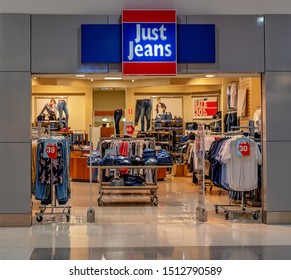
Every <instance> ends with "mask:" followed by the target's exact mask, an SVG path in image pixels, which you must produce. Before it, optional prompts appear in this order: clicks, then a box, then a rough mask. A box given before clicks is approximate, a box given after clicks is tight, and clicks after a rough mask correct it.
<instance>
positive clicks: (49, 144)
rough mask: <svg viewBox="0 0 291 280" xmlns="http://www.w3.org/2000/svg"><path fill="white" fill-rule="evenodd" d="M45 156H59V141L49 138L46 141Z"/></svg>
mask: <svg viewBox="0 0 291 280" xmlns="http://www.w3.org/2000/svg"><path fill="white" fill-rule="evenodd" d="M43 156H44V158H56V157H57V141H56V140H53V139H48V140H46V141H45V142H44V153H43Z"/></svg>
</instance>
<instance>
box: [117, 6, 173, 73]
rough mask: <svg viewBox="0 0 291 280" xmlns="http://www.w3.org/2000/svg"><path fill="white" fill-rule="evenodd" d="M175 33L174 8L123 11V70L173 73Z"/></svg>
mask: <svg viewBox="0 0 291 280" xmlns="http://www.w3.org/2000/svg"><path fill="white" fill-rule="evenodd" d="M176 33H177V32H176V11H173V10H169V11H157V10H155V11H150V10H125V11H123V14H122V47H123V49H122V50H123V51H122V70H123V71H122V72H123V74H124V75H151V74H152V75H175V74H176V72H177V70H176V69H177V58H176V56H177V52H176Z"/></svg>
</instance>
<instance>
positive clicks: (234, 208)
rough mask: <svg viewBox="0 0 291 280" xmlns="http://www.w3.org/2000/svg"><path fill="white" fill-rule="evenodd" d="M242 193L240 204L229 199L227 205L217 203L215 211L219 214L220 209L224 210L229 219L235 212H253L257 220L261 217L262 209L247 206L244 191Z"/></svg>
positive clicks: (226, 217)
mask: <svg viewBox="0 0 291 280" xmlns="http://www.w3.org/2000/svg"><path fill="white" fill-rule="evenodd" d="M241 193H242V201H241V204H240V205H235V204H231V202H230V199H229V204H226V205H219V204H215V205H214V208H215V213H216V214H219V209H221V210H223V212H224V215H225V219H226V220H228V219H229V218H230V217H231V216H232V215H233V214H235V213H236V214H238V213H241V214H246V213H251V214H252V215H253V218H254V220H257V219H258V218H259V214H260V210H259V209H256V208H251V207H247V205H246V204H245V203H244V192H241Z"/></svg>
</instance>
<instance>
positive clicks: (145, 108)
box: [140, 99, 152, 131]
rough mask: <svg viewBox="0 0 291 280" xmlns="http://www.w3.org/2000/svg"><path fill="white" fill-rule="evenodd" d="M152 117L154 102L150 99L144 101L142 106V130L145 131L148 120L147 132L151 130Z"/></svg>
mask: <svg viewBox="0 0 291 280" xmlns="http://www.w3.org/2000/svg"><path fill="white" fill-rule="evenodd" d="M151 115H152V101H151V100H150V99H143V100H142V104H141V112H140V118H141V130H142V131H144V130H145V127H144V119H145V118H146V122H147V127H146V131H149V130H150V126H151Z"/></svg>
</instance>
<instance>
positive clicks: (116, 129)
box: [114, 109, 122, 135]
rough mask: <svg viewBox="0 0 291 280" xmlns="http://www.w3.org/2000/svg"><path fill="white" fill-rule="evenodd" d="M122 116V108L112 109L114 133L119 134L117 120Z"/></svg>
mask: <svg viewBox="0 0 291 280" xmlns="http://www.w3.org/2000/svg"><path fill="white" fill-rule="evenodd" d="M121 117H122V110H121V109H116V110H115V111H114V123H115V135H120V128H119V122H120V120H121Z"/></svg>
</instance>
